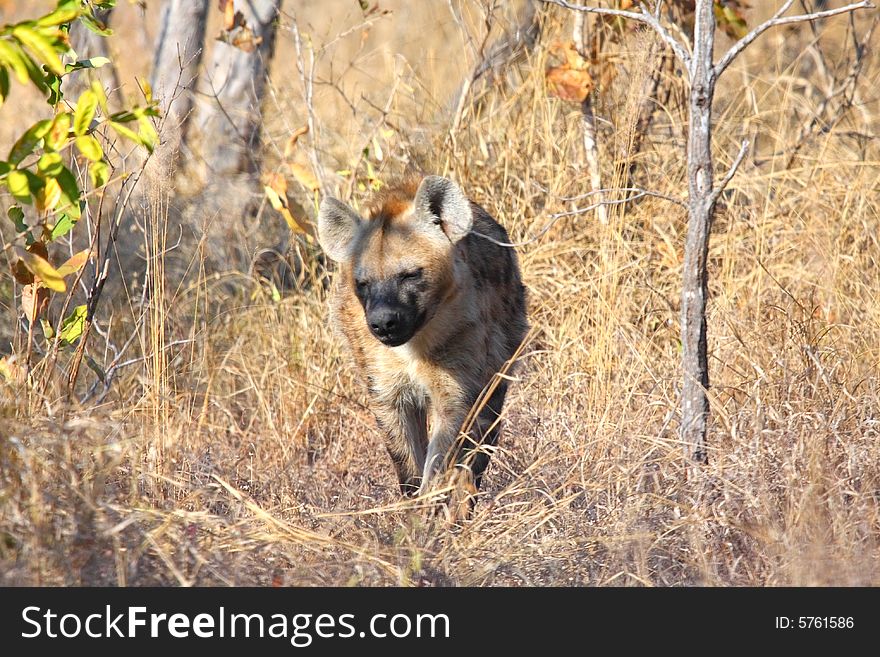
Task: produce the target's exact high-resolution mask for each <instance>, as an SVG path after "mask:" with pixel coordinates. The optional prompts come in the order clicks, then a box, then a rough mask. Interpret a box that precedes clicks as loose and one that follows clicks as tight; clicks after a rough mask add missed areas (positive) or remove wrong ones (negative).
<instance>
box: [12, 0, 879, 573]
mask: <svg viewBox="0 0 880 657" xmlns="http://www.w3.org/2000/svg"><path fill="white" fill-rule="evenodd" d="M174 4H176V3H174V2H171V1H170V0H169V1H168V2H159V1H158V0H145V1H141V2H129V1H128V0H119V1H118V2H117V3H113V2H97V1H96V2H86V3H83V2H79V1H78V0H63V1H62V2H60V3H59V2H54V1H49V0H45V1H44V0H40V1H34V2H31V1H28V2H24V1H16V0H6V1H3V2H0V25H2V27H0V67H2V71H3V72H2V73H0V92H2V96H3V101H4V103H3V105H2V107H0V117H2V120H0V160H2V163H0V205H2V206H3V207H2V209H3V215H4V216H3V217H0V254H2V255H0V259H2V261H3V273H0V584H3V585H98V584H102V585H105V584H109V585H135V586H136V585H247V584H255V585H278V586H281V585H388V584H397V585H406V586H442V585H456V586H472V585H481V586H482V585H526V586H531V585H551V584H552V585H577V586H593V585H612V586H619V585H635V586H670V585H721V586H729V585H757V586H777V585H877V584H880V440H878V439H880V295H878V290H880V266H878V265H880V141H878V138H877V135H878V131H880V120H878V113H880V95H878V92H877V89H878V87H880V59H878V57H877V54H876V48H877V45H878V38H880V35H878V33H877V32H876V30H875V26H876V25H877V23H878V20H880V19H878V11H877V9H874V8H870V7H866V8H863V9H860V10H858V11H854V12H851V13H845V14H839V15H836V16H829V17H826V18H821V19H819V20H816V21H812V22H803V23H792V24H787V25H780V26H778V27H776V28H773V29H772V30H768V31H767V32H766V33H765V34H763V35H762V36H761V37H760V40H756V42H755V43H754V44H753V45H752V46H751V47H750V48H749V49H748V50H746V51H745V52H744V53H743V54H742V56H741V57H739V58H737V59H736V60H735V61H734V62H733V63H731V65H730V68H729V69H728V70H727V72H726V73H725V75H724V77H722V78H721V79H720V80H719V82H718V87H717V89H716V91H715V98H714V117H713V121H714V123H713V142H712V148H713V150H712V158H713V160H714V163H715V169H716V177H717V178H719V179H720V178H724V176H725V172H727V171H731V173H732V177H730V179H729V182H728V183H727V185H726V188H725V189H724V191H723V192H721V193H720V194H719V197H718V203H717V206H716V209H715V216H714V221H713V223H712V226H711V240H710V242H709V251H708V256H707V268H708V274H709V276H708V305H707V312H706V320H707V326H708V344H707V354H708V366H709V374H710V376H709V379H710V387H709V389H708V399H709V407H710V415H709V420H708V425H707V426H708V429H707V434H706V441H705V446H706V447H705V449H706V456H707V459H706V460H707V462H706V463H704V464H697V463H695V461H694V460H693V458H692V454H691V453H690V452H689V450H688V449H685V447H684V446H683V444H682V440H681V437H680V431H679V429H680V427H679V424H680V421H681V415H680V402H681V388H682V372H681V366H682V363H681V360H682V353H681V352H682V343H681V339H680V332H679V328H680V324H679V323H680V315H681V286H682V270H683V265H684V257H685V256H684V246H685V238H686V233H687V228H688V226H687V221H688V208H687V202H688V166H687V161H686V157H685V153H686V144H687V138H688V109H689V108H688V98H689V93H690V89H689V84H688V77H687V75H686V74H685V72H684V71H683V70H682V68H681V63H680V62H678V61H677V60H676V58H675V57H674V56H672V53H670V52H669V49H668V44H665V43H664V42H663V41H662V40H661V39H659V38H658V37H657V36H656V34H655V33H654V32H653V31H652V30H650V29H645V28H644V27H643V26H639V25H637V24H633V23H631V22H628V21H626V20H623V19H621V18H619V17H614V16H594V15H587V16H583V15H582V16H581V17H580V18H576V16H577V14H576V13H575V12H572V11H571V10H569V9H566V8H564V7H560V6H559V5H558V4H554V3H547V2H534V3H533V2H530V1H523V2H496V1H486V0H480V1H477V0H450V1H449V2H444V1H440V0H436V1H435V0H431V1H429V2H418V3H416V2H406V1H404V0H379V2H378V3H375V2H360V1H358V0H332V1H330V2H328V1H327V0H324V1H323V2H316V1H312V0H308V1H303V2H289V1H288V2H271V1H270V2H262V4H261V3H260V2H258V3H256V4H257V5H261V6H262V5H263V4H264V5H265V6H266V7H268V8H269V9H271V13H270V14H267V16H269V18H268V19H265V20H264V19H261V18H260V15H257V14H254V15H251V14H249V13H248V11H250V9H247V8H243V7H242V3H239V2H238V1H237V0H236V1H234V2H233V1H230V0H225V1H224V2H221V3H220V8H219V9H218V8H217V4H216V3H213V2H212V3H210V7H209V8H207V10H206V13H205V15H204V20H205V21H206V22H205V26H204V29H203V35H202V38H201V39H199V40H198V41H197V42H198V43H199V44H202V43H203V44H204V48H201V47H200V48H195V49H193V48H191V47H189V46H191V44H192V43H195V42H189V46H187V47H175V48H173V49H172V51H171V52H172V53H177V56H176V57H175V56H169V55H168V50H167V48H168V47H169V46H168V43H167V41H166V42H164V43H163V41H162V35H163V34H168V33H169V30H168V29H167V28H168V26H169V25H170V23H169V22H168V21H169V20H172V21H173V18H174V13H173V12H171V13H165V14H163V13H162V10H163V9H167V8H168V7H171V6H172V5H174ZM177 4H179V3H177ZM197 4H199V3H195V2H193V3H191V5H190V7H192V6H194V5H197ZM571 4H588V5H591V6H602V7H612V8H618V9H622V10H625V11H639V6H640V3H639V2H632V1H627V0H607V1H606V0H603V1H602V2H596V1H594V0H589V1H588V2H586V3H577V2H572V3H571ZM662 4H663V6H662V7H661V12H660V13H659V14H658V16H659V17H660V18H659V19H658V20H661V21H662V24H663V25H665V26H667V28H668V30H669V31H670V33H672V34H674V35H680V36H682V38H686V37H687V36H688V35H689V34H692V32H693V29H694V4H695V3H694V2H688V1H686V0H683V1H679V0H675V1H670V2H666V3H662ZM785 4H789V5H791V7H790V10H789V11H788V14H787V15H796V14H797V13H799V12H800V13H804V12H809V11H827V10H832V9H834V8H838V7H842V6H843V5H844V4H846V3H844V2H836V1H834V0H830V1H827V2H819V1H814V0H805V1H804V2H795V3H784V2H776V1H774V2H750V3H746V2H742V1H725V2H717V3H715V18H716V21H717V25H718V29H717V31H716V37H715V38H716V44H715V48H716V55H717V57H720V56H722V55H723V54H724V52H726V51H727V49H728V48H730V47H731V45H733V44H734V43H735V42H736V40H737V39H740V38H742V37H743V36H744V35H746V34H747V33H748V31H749V30H750V29H752V28H753V27H754V26H756V25H759V24H760V23H761V22H762V21H763V20H766V19H768V18H769V17H771V16H772V15H773V14H774V13H775V12H776V11H777V10H778V9H779V8H780V7H783V5H785ZM749 5H751V6H749ZM645 6H646V7H649V8H651V7H653V6H654V3H653V2H651V3H645ZM239 12H241V13H239ZM193 24H194V23H193ZM191 25H192V24H190V23H186V24H178V25H176V27H177V28H183V27H188V26H191ZM90 27H91V28H93V29H92V30H89V28H90ZM178 31H180V30H178ZM215 37H216V38H215ZM163 47H164V48H165V49H166V50H165V56H164V58H160V57H158V56H155V55H156V53H157V52H161V50H162V48H163ZM256 57H259V58H260V60H259V65H255V64H254V59H253V58H256ZM154 62H155V65H154ZM169 62H170V63H169ZM156 67H161V70H158V71H157V68H156ZM224 67H226V68H224ZM236 67H238V68H236ZM233 70H238V71H247V75H250V76H251V77H250V80H251V83H250V84H249V85H248V84H245V85H241V86H238V87H236V86H235V85H234V84H233V82H231V81H234V80H235V79H236V78H235V76H234V75H232V74H231V73H229V71H233ZM254 71H256V73H254ZM240 75H241V76H244V75H245V73H240ZM254 76H256V77H254ZM224 80H225V82H224ZM255 80H257V81H256V82H255ZM242 99H243V100H242ZM236 103H237V104H236ZM181 106H185V107H187V108H188V109H187V110H186V112H180V111H176V110H175V108H176V107H181ZM224 117H225V118H224ZM744 141H748V142H749V147H748V149H747V150H745V152H742V151H741V150H740V149H741V144H742V143H743V142H744ZM740 155H741V157H740ZM737 160H738V166H737V167H735V168H734V167H732V165H733V164H734V163H735V162H737ZM414 170H415V171H421V172H425V173H438V174H442V175H447V176H449V177H451V178H454V179H455V180H457V181H458V182H459V183H460V185H461V186H462V188H463V189H465V191H466V192H468V193H469V194H470V195H471V196H472V197H473V198H474V200H476V201H477V202H479V203H480V204H481V205H483V206H484V207H485V208H486V209H487V210H489V211H490V212H491V213H492V214H493V215H494V216H495V217H496V218H497V219H498V220H499V221H500V223H502V224H503V225H504V226H505V227H506V228H507V230H508V231H509V233H510V235H511V239H512V240H513V241H514V242H515V243H517V244H518V247H517V248H518V253H519V256H520V263H521V267H522V271H523V276H524V280H525V284H526V286H527V288H528V290H529V311H530V313H529V314H530V323H531V325H532V332H531V333H530V335H529V337H528V339H527V342H526V344H525V346H524V349H523V355H522V358H521V363H520V366H519V369H518V370H517V371H516V374H515V379H516V380H515V382H514V383H513V384H512V386H511V388H510V392H509V394H508V401H507V404H506V406H505V419H504V421H505V430H504V432H503V434H502V435H503V440H502V443H501V444H500V445H499V447H498V449H497V451H496V453H495V455H494V456H493V458H492V462H491V465H490V467H489V469H488V471H487V473H486V477H485V478H484V480H483V488H482V491H481V493H480V496H479V498H478V501H477V503H476V506H475V508H474V512H473V515H472V516H471V517H470V518H469V519H467V520H464V521H462V522H460V523H458V524H451V523H450V522H449V520H448V519H447V517H445V515H444V514H443V513H435V512H434V509H433V506H432V505H431V504H429V503H428V502H426V501H425V500H404V499H402V498H401V497H400V495H399V492H398V487H397V482H396V479H395V477H394V474H393V469H392V467H391V464H390V461H389V459H388V457H387V455H386V454H385V452H384V449H383V447H382V441H381V436H380V435H379V432H378V430H377V429H376V428H375V426H374V421H373V418H372V416H371V414H370V412H369V409H368V407H367V405H366V395H365V386H364V382H363V381H362V380H361V378H360V377H359V374H358V372H357V371H355V370H354V369H353V367H352V366H351V360H350V358H349V355H348V354H347V353H346V352H345V350H344V348H343V346H342V343H341V341H340V339H339V338H338V336H336V335H334V333H333V331H332V329H331V327H330V325H329V322H328V309H327V304H326V300H327V297H328V285H329V280H331V279H332V266H331V265H330V264H329V263H328V262H326V261H325V259H324V258H323V256H322V254H321V253H320V248H319V247H318V245H317V243H316V241H315V238H314V226H313V222H314V217H315V213H316V208H317V203H318V202H319V201H320V199H321V197H322V195H323V194H333V195H335V196H337V197H339V198H343V199H345V200H346V201H348V202H350V203H352V204H355V205H360V206H362V205H363V204H365V203H366V202H367V201H368V199H369V198H370V196H371V194H373V193H374V192H375V191H378V190H380V189H381V188H382V187H383V186H384V185H386V184H388V182H389V181H390V180H392V179H393V178H395V177H397V176H400V175H403V174H405V173H407V172H410V171H414Z"/></svg>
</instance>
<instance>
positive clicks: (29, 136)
mask: <svg viewBox="0 0 880 657" xmlns="http://www.w3.org/2000/svg"><path fill="white" fill-rule="evenodd" d="M51 127H52V121H50V120H48V119H45V120H43V121H39V122H37V123H35V124H34V125H32V126H31V127H30V128H29V129H28V130H27V131H26V132H25V133H24V134H23V135H22V136H21V137H19V138H18V141H17V142H15V144H14V145H13V146H12V150H10V151H9V157H8V158H7V159H8V160H9V161H10V162H11V163H12V164H18V163H19V162H21V161H22V160H23V159H24V158H26V157H27V156H28V155H30V154H31V153H33V152H34V149H35V148H36V147H37V144H39V143H40V140H41V139H42V138H43V137H44V136H45V135H46V133H47V132H49V128H51Z"/></svg>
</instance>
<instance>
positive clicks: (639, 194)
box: [471, 187, 685, 248]
mask: <svg viewBox="0 0 880 657" xmlns="http://www.w3.org/2000/svg"><path fill="white" fill-rule="evenodd" d="M609 192H634V193H633V195H632V196H627V197H626V198H621V199H609V200H604V199H603V200H600V201H597V202H596V203H592V204H590V205H588V206H587V207H585V208H576V209H574V210H567V211H565V212H557V213H555V214H551V215H550V221H548V222H547V223H546V224H545V225H544V227H543V228H542V229H541V230H539V231H538V232H537V233H535V234H534V235H532V236H531V237H529V238H528V239H526V240H524V241H522V242H502V241H500V240H496V239H495V238H494V237H489V236H488V235H484V234H483V233H478V232H476V231H471V234H472V235H475V236H476V237H479V238H482V239H484V240H486V241H488V242H492V244H497V245H498V246H506V247H511V248H519V247H522V246H528V245H529V244H533V243H534V242H537V241H538V240H539V239H541V238H542V237H543V236H544V235H546V234H547V232H548V231H549V230H550V229H551V228H553V226H554V225H555V224H556V222H557V221H559V220H560V219H564V218H565V217H574V216H577V215H582V214H586V213H588V212H591V211H593V210H595V209H596V208H598V207H600V206H608V205H622V204H624V203H630V202H632V201H636V200H638V199H640V198H643V197H645V196H653V197H655V198H661V199H663V200H665V201H669V202H671V203H675V204H677V205H685V204H684V203H683V202H682V201H680V200H678V199H676V198H673V197H671V196H667V195H666V194H661V193H660V192H653V191H651V190H648V189H641V188H639V187H623V188H609V189H594V190H592V191H590V192H587V193H586V194H582V195H580V196H577V197H572V198H586V197H588V196H597V195H600V194H602V195H604V194H608V193H609ZM563 198H564V197H563Z"/></svg>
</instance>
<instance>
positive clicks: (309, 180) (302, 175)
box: [290, 163, 321, 192]
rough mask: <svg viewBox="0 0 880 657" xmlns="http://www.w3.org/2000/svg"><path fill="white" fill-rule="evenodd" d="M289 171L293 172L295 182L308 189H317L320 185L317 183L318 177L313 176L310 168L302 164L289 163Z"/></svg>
mask: <svg viewBox="0 0 880 657" xmlns="http://www.w3.org/2000/svg"><path fill="white" fill-rule="evenodd" d="M290 172H291V173H292V174H293V177H294V178H296V180H297V182H299V184H300V185H302V186H303V187H305V188H306V189H308V190H309V191H312V192H314V191H317V190H318V188H319V187H320V186H321V185H320V184H319V183H318V179H317V178H316V177H315V174H314V173H312V170H311V169H309V168H308V167H307V166H305V165H303V164H296V163H293V164H291V165H290Z"/></svg>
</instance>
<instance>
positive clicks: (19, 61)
mask: <svg viewBox="0 0 880 657" xmlns="http://www.w3.org/2000/svg"><path fill="white" fill-rule="evenodd" d="M26 57H27V55H25V54H24V52H23V51H22V49H21V48H19V47H18V44H16V43H11V42H8V41H3V40H2V39H0V64H5V65H6V66H9V67H10V68H11V69H12V70H13V71H14V72H15V77H17V78H18V81H19V82H21V83H22V84H27V81H28V67H27V66H26V65H25V58H26Z"/></svg>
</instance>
